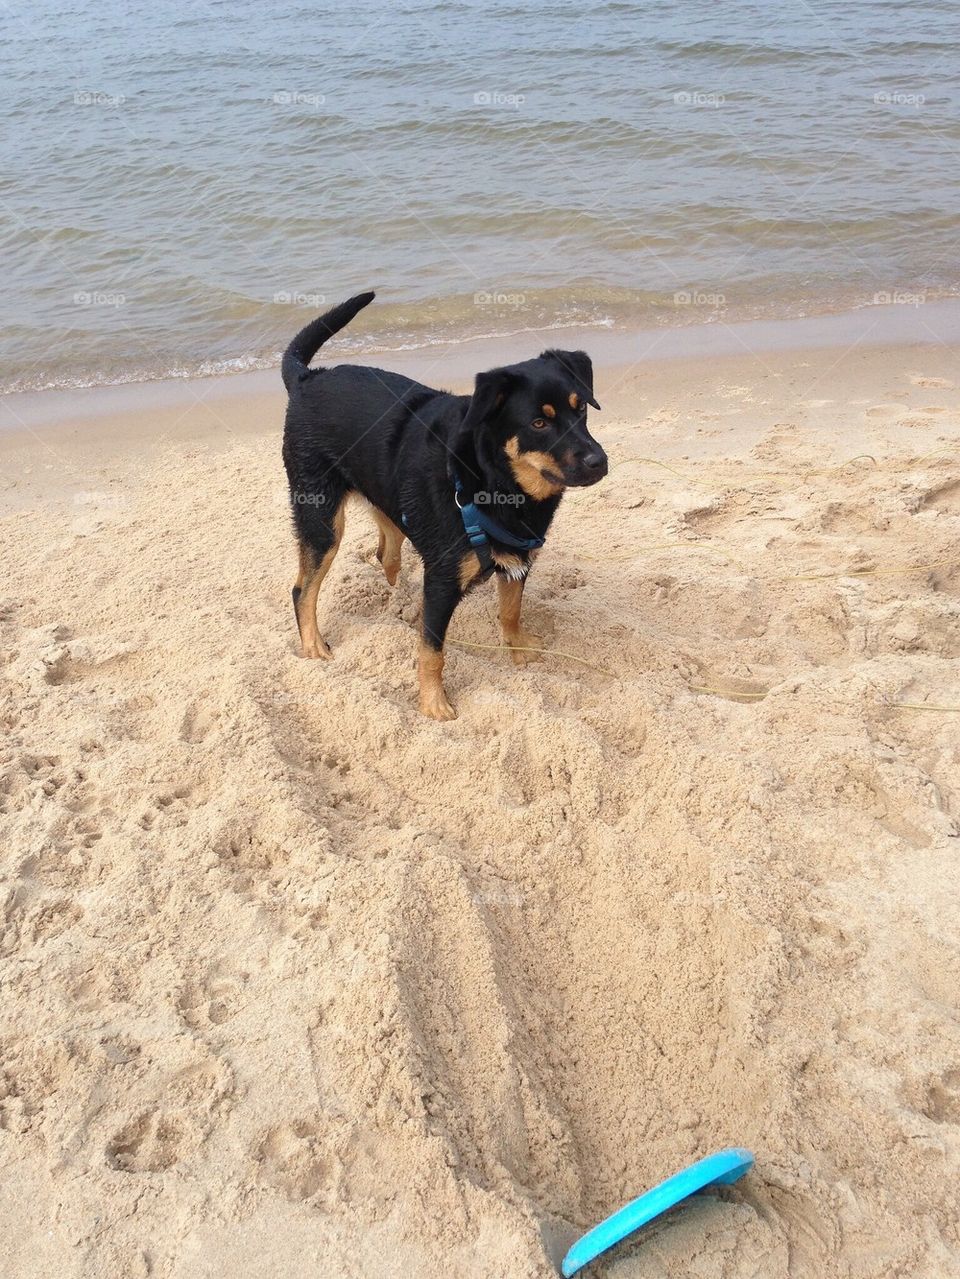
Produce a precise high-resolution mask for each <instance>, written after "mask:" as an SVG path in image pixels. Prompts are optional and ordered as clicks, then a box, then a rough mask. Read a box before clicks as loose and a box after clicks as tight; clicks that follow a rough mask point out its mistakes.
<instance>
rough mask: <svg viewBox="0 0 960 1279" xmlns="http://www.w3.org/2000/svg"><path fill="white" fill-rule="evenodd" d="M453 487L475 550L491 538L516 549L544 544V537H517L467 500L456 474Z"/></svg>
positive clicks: (523, 549) (484, 545) (531, 549)
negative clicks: (464, 498) (464, 497)
mask: <svg viewBox="0 0 960 1279" xmlns="http://www.w3.org/2000/svg"><path fill="white" fill-rule="evenodd" d="M453 487H454V495H453V500H454V501H455V502H456V504H457V510H458V511H459V512H460V518H461V519H462V520H463V527H464V531H465V532H466V535H467V539H468V541H469V542H470V545H471V546H472V547H473V549H474V550H475V551H479V550H480V548H481V547H486V546H488V544H489V541H490V539H491V538H493V540H494V541H495V542H499V543H500V544H501V546H509V547H512V548H513V549H514V550H516V551H534V550H536V549H537V547H540V546H543V542H544V539H543V538H542V537H517V536H516V535H515V534H513V533H511V532H509V531H508V530H507V529H505V528H504V527H503V525H502V524H499V523H498V522H497V521H496V520H495V519H494V518H493V516H492V515H488V514H487V513H486V511H482V510H481V509H480V507H478V506H477V504H476V502H465V501H464V500H463V493H464V488H463V483H462V481H461V480H460V479H459V477H458V476H456V475H455V476H454V477H453Z"/></svg>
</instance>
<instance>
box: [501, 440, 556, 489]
mask: <svg viewBox="0 0 960 1279" xmlns="http://www.w3.org/2000/svg"><path fill="white" fill-rule="evenodd" d="M503 451H504V452H505V453H506V455H507V457H508V458H509V459H510V469H511V471H513V478H514V479H515V480H516V481H517V483H518V484H519V485H520V487H521V488H522V489H523V491H524V493H526V494H527V496H528V497H532V498H533V499H534V500H535V501H537V502H542V501H543V500H544V498H547V497H555V496H556V495H557V494H558V493H562V492H563V490H564V489H565V488H566V484H565V483H564V482H563V480H562V479H561V478H560V477H559V476H558V475H557V472H558V469H559V466H558V463H557V459H556V458H555V457H553V456H552V455H551V454H550V453H543V452H541V451H540V450H539V449H529V450H527V451H526V452H521V451H520V441H519V439H518V438H517V436H516V435H513V436H511V437H510V439H509V440H507V442H506V444H505V445H504V446H503ZM545 470H546V471H549V472H550V476H556V477H557V478H555V479H552V478H550V477H549V476H547V475H544V471H545Z"/></svg>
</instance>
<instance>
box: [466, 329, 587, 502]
mask: <svg viewBox="0 0 960 1279" xmlns="http://www.w3.org/2000/svg"><path fill="white" fill-rule="evenodd" d="M588 404H589V405H592V406H593V407H594V408H595V409H599V407H600V405H599V404H598V403H597V402H596V400H595V399H594V398H593V365H592V363H591V362H590V357H589V355H587V354H586V353H585V352H583V351H544V353H543V354H542V355H541V356H539V357H538V358H537V359H535V360H525V361H524V362H523V363H522V364H511V365H508V366H507V367H505V368H500V369H491V370H490V371H489V372H488V373H478V374H477V380H476V388H475V390H474V393H473V398H472V399H471V401H470V406H469V408H468V410H467V414H466V417H465V418H464V420H463V429H464V430H468V431H471V432H472V434H473V437H474V441H475V444H476V447H477V454H478V456H479V457H484V456H486V457H490V456H491V454H492V453H493V452H494V451H495V450H497V449H499V450H501V451H502V452H503V453H505V454H506V456H507V458H508V460H509V463H510V466H511V468H512V470H513V473H514V476H515V477H516V479H517V482H518V483H519V484H520V486H521V488H523V489H524V490H525V491H526V492H527V493H529V494H531V496H533V497H538V498H539V497H546V496H549V495H551V494H556V493H560V492H562V491H563V489H565V488H567V487H568V486H574V485H575V486H577V487H583V486H586V485H588V484H596V482H597V481H598V480H602V479H603V477H604V476H605V475H606V473H607V455H606V453H604V451H603V449H602V448H601V447H600V445H599V444H598V443H597V441H596V440H595V439H594V438H593V436H592V435H591V434H590V432H589V431H588V430H587V405H588Z"/></svg>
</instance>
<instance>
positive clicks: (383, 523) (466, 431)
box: [281, 293, 607, 720]
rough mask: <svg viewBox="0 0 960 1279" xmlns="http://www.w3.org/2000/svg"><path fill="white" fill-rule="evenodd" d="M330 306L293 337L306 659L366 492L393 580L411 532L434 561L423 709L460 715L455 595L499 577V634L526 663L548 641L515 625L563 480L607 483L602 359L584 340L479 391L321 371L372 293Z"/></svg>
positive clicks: (506, 370)
mask: <svg viewBox="0 0 960 1279" xmlns="http://www.w3.org/2000/svg"><path fill="white" fill-rule="evenodd" d="M373 298H374V294H373V293H359V294H357V296H356V297H353V298H350V299H349V300H348V301H346V302H342V303H341V304H340V305H339V306H335V307H334V308H333V309H332V310H330V311H328V312H327V313H326V314H325V315H322V316H320V317H319V319H316V320H314V321H313V322H312V323H311V324H308V325H307V326H306V328H304V329H302V330H301V331H300V332H299V333H298V334H297V336H296V337H295V338H294V339H293V341H292V342H291V343H290V346H289V347H288V348H287V351H286V353H285V354H284V357H283V362H282V365H281V372H282V376H283V381H284V385H285V386H286V389H287V393H288V396H289V403H288V406H287V414H286V423H285V427H284V437H283V461H284V465H285V467H286V471H287V479H288V481H289V484H290V503H291V509H292V513H293V523H294V528H295V531H296V535H297V541H298V543H299V550H300V561H299V571H298V573H297V581H296V585H295V586H294V588H293V607H294V612H295V613H296V618H297V629H298V630H299V633H300V643H301V647H302V651H303V655H304V657H314V658H316V657H322V658H328V657H330V649H329V647H328V646H327V644H326V643H325V641H324V640H323V639H322V638H321V636H320V633H319V631H318V630H317V595H318V593H319V590H320V587H321V585H322V583H323V579H324V577H325V576H326V574H327V573H328V571H329V569H330V565H331V564H332V563H333V559H334V556H335V555H336V553H337V548H338V547H339V545H340V540H341V538H342V537H343V526H344V507H345V504H346V500H347V498H348V497H349V496H350V495H352V494H359V495H360V496H361V497H363V498H365V499H366V500H367V502H369V504H370V507H371V509H372V514H373V518H374V520H375V521H376V524H377V527H378V529H379V533H380V539H379V547H378V550H377V559H378V560H379V561H380V564H381V566H382V568H383V571H384V574H385V575H386V579H387V582H388V583H389V584H390V585H391V586H393V585H394V584H395V582H396V580H397V575H398V573H399V571H400V548H401V546H402V545H403V542H404V540H405V539H407V538H409V540H410V542H411V543H412V544H413V546H414V548H415V549H416V551H417V553H418V554H419V555H420V557H421V559H422V560H423V619H422V635H421V640H420V651H419V667H418V679H419V687H420V710H421V711H422V713H423V714H424V715H427V716H429V717H430V718H431V719H435V720H451V719H455V718H456V711H455V710H454V708H453V706H452V705H451V704H450V701H449V699H448V698H447V695H446V692H445V690H444V686H443V645H444V639H445V637H446V633H447V627H448V626H449V624H450V619H451V617H452V616H453V612H454V610H455V609H456V607H457V605H458V604H459V603H460V601H461V599H463V597H464V595H465V594H466V592H467V591H468V590H470V589H471V588H472V587H474V586H476V585H477V583H478V582H480V581H483V580H485V579H487V578H488V577H490V576H491V575H492V574H495V575H496V579H497V589H498V593H499V615H500V624H501V628H502V632H503V639H504V643H505V644H506V645H507V647H509V648H510V649H511V650H512V655H513V659H514V661H515V662H518V663H523V662H524V661H526V660H527V659H528V658H529V657H530V656H531V654H530V653H529V652H528V651H526V650H529V649H532V648H535V647H536V646H537V638H536V636H533V635H529V634H527V633H526V632H525V631H524V630H522V629H521V626H520V607H521V602H522V599H523V588H524V584H525V582H526V578H527V574H528V573H529V571H530V567H531V564H532V562H533V559H534V556H535V555H536V552H537V550H538V549H539V548H540V547H541V546H542V545H543V543H544V539H545V537H546V535H547V530H548V529H549V528H550V524H551V522H552V520H553V517H554V515H555V514H556V512H557V507H558V506H559V505H560V500H561V498H562V497H563V493H564V491H565V490H566V489H567V488H570V487H585V486H586V485H589V484H596V483H597V482H598V481H599V480H601V479H602V478H603V477H604V475H606V473H607V455H606V453H604V451H603V449H602V448H601V447H600V445H599V444H598V443H597V441H596V440H595V439H594V438H593V436H592V435H591V434H590V433H589V431H588V430H587V406H588V405H589V406H592V407H593V408H595V409H599V407H600V406H599V404H597V402H596V400H595V399H594V398H593V365H592V363H591V361H590V357H589V356H588V355H586V354H585V353H584V352H583V351H544V352H543V354H542V355H540V356H539V357H538V358H536V359H533V360H525V361H523V362H522V363H519V364H510V365H506V366H504V367H503V368H496V369H490V370H489V371H488V372H485V373H478V374H477V376H476V380H475V385H474V391H473V395H453V394H451V393H450V392H448V391H437V390H433V389H432V388H430V387H428V386H422V385H421V384H420V383H418V382H413V381H411V380H410V379H409V378H406V377H402V376H401V375H400V374H398V373H389V372H386V371H384V370H382V369H373V368H365V367H359V366H357V365H347V364H341V365H337V366H336V367H333V368H318V369H311V368H309V367H308V366H309V364H310V361H311V359H312V358H313V357H314V355H315V354H316V353H317V351H318V350H319V349H320V347H321V346H322V345H323V343H324V342H326V341H327V339H328V338H331V337H332V336H333V335H334V334H335V333H337V332H338V331H339V330H340V329H342V328H343V327H344V326H345V325H346V324H349V322H350V321H351V320H352V319H353V317H354V316H355V315H356V314H357V312H358V311H361V310H362V309H363V308H364V307H365V306H367V305H368V304H369V303H370V302H372V301H373Z"/></svg>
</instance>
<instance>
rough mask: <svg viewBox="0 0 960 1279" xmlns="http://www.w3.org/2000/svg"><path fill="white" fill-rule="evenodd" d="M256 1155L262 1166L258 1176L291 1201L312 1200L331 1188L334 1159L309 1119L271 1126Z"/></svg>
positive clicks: (318, 1130)
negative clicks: (327, 1151)
mask: <svg viewBox="0 0 960 1279" xmlns="http://www.w3.org/2000/svg"><path fill="white" fill-rule="evenodd" d="M254 1157H255V1159H256V1161H257V1163H258V1165H259V1167H260V1169H261V1173H260V1178H259V1179H260V1180H262V1181H265V1182H266V1183H267V1184H268V1185H270V1186H272V1187H273V1188H274V1189H275V1190H279V1191H281V1193H282V1194H283V1195H285V1196H286V1198H287V1199H289V1200H290V1201H291V1203H300V1202H302V1201H303V1200H305V1199H313V1198H314V1197H315V1196H317V1195H320V1194H321V1193H322V1192H323V1193H328V1192H329V1191H330V1189H331V1187H332V1183H333V1180H334V1175H333V1174H334V1165H333V1161H332V1159H331V1158H330V1157H329V1156H328V1154H327V1153H326V1151H325V1149H324V1142H323V1139H322V1136H321V1132H320V1129H319V1128H318V1127H317V1126H316V1125H315V1124H313V1123H311V1122H310V1121H309V1120H308V1119H297V1120H294V1121H293V1122H292V1123H287V1124H280V1125H279V1127H277V1128H273V1129H271V1130H270V1132H268V1133H267V1135H266V1137H264V1139H263V1141H262V1142H261V1143H260V1146H259V1148H258V1149H257V1150H256V1151H255V1154H254Z"/></svg>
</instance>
